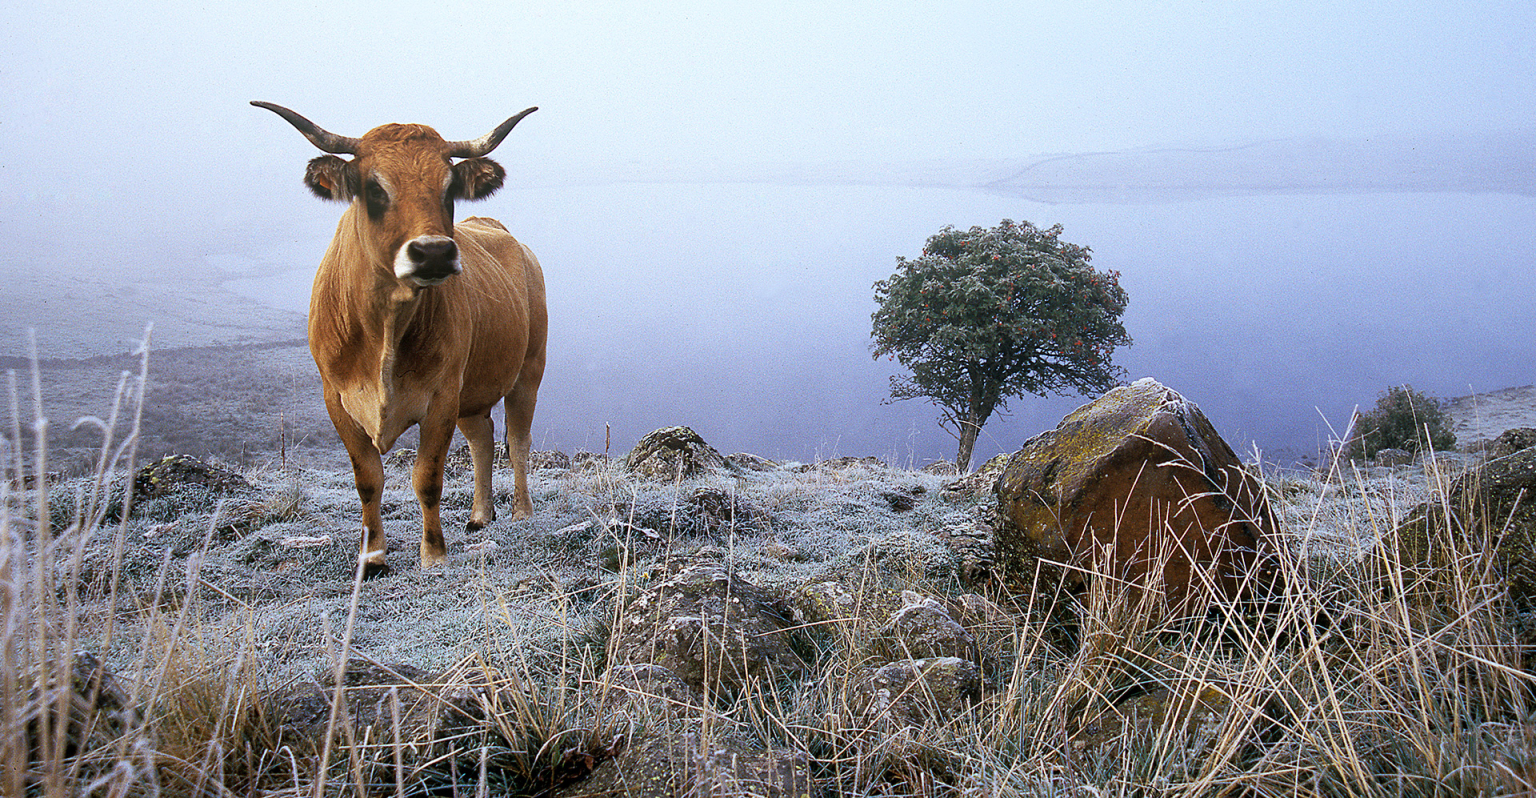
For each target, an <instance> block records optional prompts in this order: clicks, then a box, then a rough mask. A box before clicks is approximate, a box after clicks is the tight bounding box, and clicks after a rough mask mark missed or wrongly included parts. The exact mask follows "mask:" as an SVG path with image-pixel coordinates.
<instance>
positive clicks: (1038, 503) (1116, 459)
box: [996, 379, 1274, 606]
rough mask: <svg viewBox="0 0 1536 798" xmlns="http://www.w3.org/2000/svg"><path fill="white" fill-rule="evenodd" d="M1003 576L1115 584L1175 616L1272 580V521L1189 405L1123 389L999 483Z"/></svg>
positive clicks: (1072, 420)
mask: <svg viewBox="0 0 1536 798" xmlns="http://www.w3.org/2000/svg"><path fill="white" fill-rule="evenodd" d="M997 498H998V510H999V514H1000V515H1001V523H1000V525H999V528H998V529H997V540H996V546H997V552H998V559H999V565H1000V566H1001V567H1002V568H1003V570H1004V573H1005V577H1006V578H1007V579H1008V580H1010V582H1012V583H1013V584H1014V585H1015V586H1016V587H1021V588H1023V589H1026V590H1027V589H1030V588H1031V587H1033V585H1034V577H1035V574H1036V572H1037V567H1040V566H1042V565H1044V567H1045V570H1044V571H1041V573H1049V572H1051V571H1052V567H1051V566H1049V565H1048V563H1052V562H1054V563H1061V564H1064V565H1065V566H1066V567H1065V568H1061V569H1055V571H1054V574H1055V576H1056V578H1058V579H1060V580H1061V581H1062V582H1063V583H1065V584H1066V585H1067V586H1076V585H1078V584H1081V583H1082V582H1083V581H1084V579H1085V574H1090V573H1096V572H1097V573H1107V574H1109V575H1112V576H1113V577H1116V578H1118V579H1124V580H1127V581H1129V582H1131V583H1133V584H1144V585H1147V586H1150V587H1154V588H1161V589H1162V590H1163V591H1164V595H1165V598H1166V599H1167V601H1168V602H1169V603H1170V604H1172V605H1175V606H1182V605H1183V603H1184V602H1185V601H1186V600H1187V599H1189V598H1191V597H1193V596H1195V595H1197V594H1204V593H1205V592H1206V590H1205V586H1206V585H1210V586H1211V587H1213V588H1214V589H1215V592H1216V593H1217V594H1219V595H1223V596H1226V597H1237V596H1239V595H1242V594H1244V593H1246V592H1247V591H1249V590H1250V589H1251V588H1253V587H1255V586H1256V585H1255V582H1254V580H1255V578H1256V577H1258V580H1259V582H1260V583H1262V582H1263V581H1264V580H1266V579H1268V578H1269V577H1268V574H1267V573H1265V571H1266V569H1265V568H1264V566H1265V565H1267V564H1268V560H1267V557H1266V556H1265V555H1266V553H1267V552H1268V551H1269V547H1268V544H1267V538H1268V536H1269V535H1271V534H1272V533H1273V532H1274V518H1273V515H1272V513H1271V511H1270V508H1269V505H1268V503H1267V501H1266V500H1265V497H1264V493H1263V490H1262V486H1261V485H1260V484H1259V481H1258V480H1257V479H1255V478H1254V477H1253V476H1251V475H1250V474H1249V473H1248V472H1247V471H1246V470H1244V468H1243V467H1242V464H1241V463H1240V462H1239V461H1238V459H1237V455H1236V454H1235V453H1234V452H1233V451H1232V448H1231V447H1230V446H1229V445H1227V443H1226V442H1225V441H1223V440H1222V439H1221V436H1220V435H1218V434H1217V432H1216V430H1215V428H1214V427H1212V426H1211V423H1210V421H1209V420H1207V419H1206V417H1205V415H1204V414H1203V413H1201V412H1200V409H1199V408H1198V407H1196V406H1195V405H1194V404H1193V403H1191V402H1189V401H1187V400H1186V399H1184V397H1182V396H1180V395H1179V394H1178V393H1176V392H1175V391H1173V390H1171V389H1169V388H1167V387H1165V386H1163V385H1161V384H1159V383H1157V382H1156V381H1154V380H1151V379H1143V380H1138V381H1137V382H1135V383H1134V384H1132V385H1128V386H1123V387H1120V388H1115V389H1114V390H1111V391H1109V392H1108V393H1106V394H1104V395H1103V396H1101V397H1100V398H1099V399H1097V400H1096V401H1094V402H1092V403H1090V404H1087V405H1084V406H1082V407H1080V408H1078V409H1077V410H1075V411H1073V412H1072V413H1071V414H1070V415H1068V416H1067V417H1066V418H1065V419H1064V420H1062V422H1061V424H1060V425H1058V426H1057V427H1056V429H1054V430H1051V431H1049V432H1045V433H1043V434H1041V435H1038V436H1036V437H1035V438H1033V439H1031V440H1030V441H1028V442H1027V443H1025V444H1024V447H1023V448H1022V449H1020V450H1019V451H1018V452H1016V453H1014V454H1013V456H1012V457H1010V458H1009V460H1008V464H1007V466H1006V468H1005V469H1004V471H1003V474H1002V476H1001V477H1000V478H999V479H998V481H997Z"/></svg>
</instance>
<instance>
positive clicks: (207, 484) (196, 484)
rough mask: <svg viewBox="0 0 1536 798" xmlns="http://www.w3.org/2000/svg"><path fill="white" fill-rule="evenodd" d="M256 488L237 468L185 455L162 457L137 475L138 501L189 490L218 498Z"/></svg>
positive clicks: (134, 488)
mask: <svg viewBox="0 0 1536 798" xmlns="http://www.w3.org/2000/svg"><path fill="white" fill-rule="evenodd" d="M253 490H255V489H254V488H253V487H252V486H251V483H250V482H247V481H246V479H245V477H243V476H240V475H239V474H237V473H235V472H234V471H231V470H229V469H227V468H225V467H223V466H220V465H215V464H213V463H210V462H207V461H205V460H199V459H198V458H196V457H192V456H190V455H185V454H172V455H167V456H165V457H162V458H160V460H158V461H156V462H154V463H150V464H149V465H146V466H144V467H143V468H140V469H139V470H138V473H137V474H135V475H134V478H133V495H134V501H136V502H138V501H144V500H146V499H158V498H161V497H164V496H171V495H176V494H184V493H187V492H189V491H195V492H198V493H201V494H205V495H210V496H213V497H218V496H223V495H227V494H248V493H250V492H252V491H253ZM209 509H212V508H211V507H210V508H209Z"/></svg>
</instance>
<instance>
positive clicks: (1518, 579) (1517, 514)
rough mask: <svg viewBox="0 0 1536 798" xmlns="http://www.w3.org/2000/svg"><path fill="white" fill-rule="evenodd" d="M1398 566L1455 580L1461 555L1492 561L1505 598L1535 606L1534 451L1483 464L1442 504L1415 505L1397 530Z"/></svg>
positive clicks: (1461, 480)
mask: <svg viewBox="0 0 1536 798" xmlns="http://www.w3.org/2000/svg"><path fill="white" fill-rule="evenodd" d="M1397 539H1398V552H1399V557H1400V558H1401V560H1402V562H1403V563H1404V564H1405V565H1407V566H1409V567H1413V568H1417V569H1422V571H1423V573H1424V575H1425V576H1426V577H1436V576H1437V575H1438V576H1443V577H1446V578H1448V579H1455V578H1456V577H1455V575H1454V574H1453V573H1452V570H1451V569H1452V566H1453V563H1456V562H1463V564H1462V565H1460V566H1457V567H1459V568H1462V569H1465V570H1464V572H1473V571H1475V570H1476V568H1475V566H1469V565H1467V564H1465V555H1467V554H1473V553H1482V554H1483V555H1485V556H1489V557H1492V558H1493V562H1492V564H1493V567H1494V569H1495V571H1496V572H1497V573H1498V574H1499V575H1500V576H1501V577H1502V578H1503V580H1504V584H1505V587H1507V588H1508V589H1509V594H1510V597H1511V598H1513V599H1514V600H1515V601H1516V602H1517V603H1519V604H1521V605H1522V606H1525V607H1531V606H1536V448H1526V449H1522V450H1520V451H1518V452H1515V453H1514V454H1511V455H1508V456H1506V457H1500V458H1498V459H1497V460H1489V461H1488V462H1487V463H1485V464H1483V466H1482V467H1481V468H1477V469H1473V470H1472V471H1468V472H1467V473H1465V474H1462V475H1461V476H1459V477H1457V478H1456V479H1455V480H1454V481H1452V482H1451V487H1450V489H1449V490H1448V491H1447V493H1446V500H1445V503H1444V504H1441V503H1440V502H1438V501H1436V502H1432V503H1430V504H1427V505H1421V506H1420V507H1418V508H1417V509H1415V510H1414V511H1413V512H1412V513H1410V514H1409V517H1408V520H1407V521H1406V522H1405V523H1404V524H1403V526H1402V527H1401V528H1399V529H1398V530H1397Z"/></svg>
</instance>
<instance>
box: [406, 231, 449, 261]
mask: <svg viewBox="0 0 1536 798" xmlns="http://www.w3.org/2000/svg"><path fill="white" fill-rule="evenodd" d="M405 254H406V255H407V256H408V257H409V258H410V259H411V260H413V261H415V262H416V263H419V264H422V265H426V264H430V263H444V262H448V263H451V262H453V261H454V260H456V259H458V257H459V245H458V244H455V243H453V239H451V238H418V239H416V240H414V241H412V242H411V243H409V244H406V245H405Z"/></svg>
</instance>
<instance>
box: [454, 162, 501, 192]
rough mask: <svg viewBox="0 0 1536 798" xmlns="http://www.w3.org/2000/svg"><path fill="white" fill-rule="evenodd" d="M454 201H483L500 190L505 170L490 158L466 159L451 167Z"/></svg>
mask: <svg viewBox="0 0 1536 798" xmlns="http://www.w3.org/2000/svg"><path fill="white" fill-rule="evenodd" d="M453 177H454V181H453V185H454V195H455V197H454V198H455V199H463V200H477V199H485V198H486V197H489V196H491V195H492V194H494V193H495V192H496V189H498V188H501V183H502V181H503V180H505V179H506V177H507V170H505V169H503V168H501V164H499V163H496V162H495V161H493V160H491V159H490V158H466V159H464V160H462V161H459V162H458V163H456V164H454V165H453Z"/></svg>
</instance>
